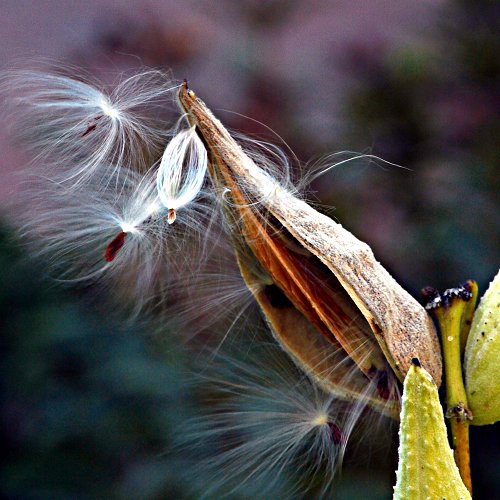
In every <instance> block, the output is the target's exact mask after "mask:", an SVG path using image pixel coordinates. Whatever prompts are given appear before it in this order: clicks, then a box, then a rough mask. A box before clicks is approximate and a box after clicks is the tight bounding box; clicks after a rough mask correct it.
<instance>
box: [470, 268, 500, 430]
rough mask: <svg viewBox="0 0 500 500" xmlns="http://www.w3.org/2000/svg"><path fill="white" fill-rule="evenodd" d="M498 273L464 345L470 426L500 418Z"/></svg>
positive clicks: (499, 305) (499, 295) (483, 300)
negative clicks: (470, 414)
mask: <svg viewBox="0 0 500 500" xmlns="http://www.w3.org/2000/svg"><path fill="white" fill-rule="evenodd" d="M499 332H500V272H499V273H498V274H497V275H496V277H495V278H494V279H493V281H492V282H491V283H490V286H489V288H488V290H487V291H486V293H485V294H484V296H483V298H482V299H481V302H480V303H479V307H478V308H477V310H476V313H475V314H474V318H473V320H472V326H471V330H470V333H469V337H468V339H467V346H466V348H465V359H464V370H465V385H466V390H467V401H468V404H469V408H470V409H471V411H472V415H473V420H472V422H471V424H473V425H485V424H494V423H495V422H497V421H498V420H500V364H499V362H498V360H499V357H500V333H499Z"/></svg>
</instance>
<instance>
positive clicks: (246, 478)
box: [1, 70, 363, 494]
mask: <svg viewBox="0 0 500 500" xmlns="http://www.w3.org/2000/svg"><path fill="white" fill-rule="evenodd" d="M1 87H2V90H3V94H4V96H6V97H7V100H6V102H7V107H6V108H7V110H8V117H7V118H6V123H9V124H10V126H11V128H12V130H13V135H14V136H15V137H16V138H17V140H18V141H20V143H21V144H22V145H23V146H24V147H25V149H26V150H28V151H29V152H30V153H31V154H32V161H31V163H30V165H29V167H28V169H27V170H26V171H24V172H23V173H22V174H23V176H24V179H25V180H26V182H25V193H26V194H25V196H26V197H29V200H30V202H29V208H28V209H27V208H26V207H24V208H22V207H20V208H19V209H18V210H17V209H16V216H17V220H21V224H20V226H21V234H22V235H23V236H25V237H27V238H28V239H29V240H30V241H32V242H34V244H35V245H34V248H35V247H36V249H37V253H39V254H40V255H42V256H44V257H45V258H49V260H50V261H51V263H52V264H53V268H54V269H55V271H56V273H57V278H58V279H60V280H64V281H70V282H75V281H77V282H78V281H83V282H88V281H89V280H90V281H91V282H92V283H93V284H94V283H95V284H96V285H99V286H101V287H102V288H104V289H107V290H108V292H109V289H110V288H111V289H112V290H113V293H112V295H113V296H116V294H117V293H124V294H125V295H126V296H127V297H128V299H129V300H130V301H132V302H133V304H134V307H133V309H134V311H135V313H136V314H139V313H140V312H141V311H142V310H143V306H144V305H145V304H148V303H154V304H158V303H161V302H162V301H165V300H167V299H166V295H165V291H166V290H169V289H170V288H169V287H170V285H169V283H174V282H175V283H176V286H177V287H179V286H182V276H183V275H182V273H180V274H179V271H178V268H179V267H180V268H183V266H184V268H185V269H187V268H188V267H189V266H188V263H190V265H191V267H190V272H191V273H192V274H191V276H192V275H193V273H196V272H198V273H199V274H203V270H202V268H201V267H200V264H199V263H200V261H201V260H203V259H208V257H207V255H206V253H207V248H211V249H212V253H215V254H217V252H222V250H220V248H222V249H224V248H228V247H229V248H230V247H231V239H230V238H225V239H223V238H221V231H220V230H219V229H220V228H219V226H221V225H222V224H218V223H214V218H217V217H218V215H217V213H218V212H219V211H220V210H219V207H221V206H222V207H223V205H224V195H225V193H224V192H222V193H218V192H215V190H210V189H209V187H208V185H207V184H208V183H207V181H206V178H207V166H208V158H207V151H206V149H205V146H204V144H203V142H202V141H201V140H200V138H199V136H198V134H197V131H196V128H195V127H193V126H191V125H190V124H189V121H188V120H187V119H186V117H181V118H180V119H177V122H176V123H175V120H174V124H173V126H172V121H167V120H166V119H165V116H164V115H165V109H168V107H169V103H172V102H173V101H174V100H175V96H176V91H177V89H178V88H179V85H175V84H172V83H171V81H170V79H169V78H168V75H166V74H165V73H162V72H160V71H146V72H143V73H141V74H138V75H134V76H131V77H129V78H126V79H125V80H123V81H122V82H121V83H119V84H118V85H117V86H116V88H115V89H114V90H112V91H111V92H106V91H105V90H104V89H103V87H102V86H100V85H98V84H96V83H95V82H93V81H92V80H91V79H89V78H84V77H82V76H78V77H74V76H68V74H65V72H63V71H55V72H51V73H47V72H44V71H32V70H20V71H12V72H9V73H7V74H5V75H4V76H3V78H2V82H1ZM240 143H241V144H242V147H243V148H244V150H245V152H246V153H247V154H248V156H249V157H250V158H252V160H254V161H255V162H256V164H258V165H259V167H261V168H262V172H263V175H266V176H269V178H270V179H272V182H271V183H270V184H271V186H272V189H271V190H270V192H269V193H268V194H267V195H268V196H272V190H273V189H275V188H276V186H281V187H282V188H283V189H287V190H290V191H291V190H295V188H294V187H293V185H292V183H291V180H290V169H289V167H288V161H287V159H286V157H285V155H284V154H283V153H282V152H281V151H280V150H279V149H278V148H276V147H274V146H270V145H267V144H265V143H259V142H256V141H252V140H245V141H241V140H240ZM277 164H279V165H280V166H281V168H276V165H277ZM276 177H279V178H280V180H279V181H276V180H275V179H276ZM241 188H242V189H245V186H242V187H241ZM264 195H265V194H262V196H264ZM258 201H259V200H258V199H256V202H257V203H258ZM214 227H215V228H216V230H215V231H214V230H213V229H214ZM213 233H215V234H216V235H217V237H216V238H215V239H214V242H213V243H212V244H207V241H208V240H209V239H210V235H211V234H213ZM228 242H229V243H228ZM194 247H196V249H193V248H194ZM214 250H215V252H214ZM224 252H225V250H224ZM226 254H227V252H226ZM193 262H194V263H195V264H194V265H192V264H193ZM193 269H194V271H193ZM176 273H177V274H176ZM176 278H177V279H176ZM219 281H220V280H219ZM237 286H239V287H243V288H245V287H244V284H243V282H242V281H241V279H240V281H239V283H238V285H237ZM200 289H202V288H200ZM131 290H132V293H130V292H131ZM122 291H123V292H122ZM222 293H225V292H222ZM231 293H233V292H231ZM238 293H239V292H238ZM215 295H216V292H215ZM248 295H249V294H247V295H246V298H247V300H248ZM231 297H232V296H231ZM231 297H226V300H227V301H228V302H231V300H232V299H231ZM196 307H197V306H196V305H190V308H196ZM199 308H200V310H201V311H204V312H206V314H207V315H208V316H210V311H209V310H208V308H206V307H204V306H203V304H200V306H199ZM180 310H182V309H180ZM266 342H273V339H272V338H271V337H269V336H268V337H267V340H266ZM240 354H241V356H242V357H247V356H248V350H245V351H243V350H242V351H241V353H240ZM276 360H278V361H276ZM218 361H220V363H219V364H218V365H217V363H216V366H219V367H218V368H216V369H215V371H216V373H215V374H214V375H213V376H211V375H210V374H209V373H210V369H207V370H205V369H204V377H206V379H205V382H206V381H208V382H209V385H210V390H209V394H212V395H214V401H212V402H211V403H210V406H211V407H212V410H213V411H212V412H211V413H210V415H207V416H206V417H199V418H197V419H195V421H193V422H192V423H191V424H192V427H191V430H187V431H186V432H184V433H182V434H183V435H184V436H190V437H191V438H192V439H191V442H190V444H191V445H192V444H193V443H194V444H195V445H196V444H197V443H198V444H200V446H201V447H205V449H207V443H209V444H210V443H213V442H215V443H216V444H215V445H213V446H212V444H210V445H209V446H208V448H209V449H210V450H209V451H210V453H213V456H207V458H206V459H205V460H202V461H200V462H199V463H198V465H200V464H205V465H206V466H207V470H210V471H211V472H210V474H211V475H212V477H213V478H214V481H213V484H212V485H211V486H210V487H209V488H208V490H207V494H212V493H213V494H215V493H216V492H217V491H220V492H223V491H225V492H226V493H227V492H228V491H229V492H235V491H237V490H238V489H239V488H240V489H244V488H247V489H248V488H250V486H249V485H250V483H251V482H252V481H257V483H256V484H262V481H264V482H265V483H266V484H267V485H268V487H269V489H270V490H271V489H272V488H271V486H272V485H276V484H278V483H279V482H280V481H281V479H280V478H281V477H282V476H283V475H287V474H288V473H290V472H292V471H293V470H296V469H297V468H300V467H303V468H304V471H309V472H310V471H311V470H312V476H314V477H315V479H314V478H313V479H311V477H310V476H311V474H308V477H309V478H310V483H311V484H313V483H318V477H319V476H321V477H322V478H323V479H324V480H323V481H322V483H323V489H322V491H323V492H326V491H327V488H326V487H325V485H329V484H330V483H331V480H332V478H333V475H334V472H335V470H336V468H337V466H338V464H339V463H340V461H341V458H342V456H343V453H344V449H345V445H346V442H347V439H348V437H349V434H350V433H351V431H352V428H353V426H354V423H355V422H356V420H357V419H358V417H359V416H360V414H361V412H362V410H363V405H362V403H360V402H357V403H356V404H352V402H351V404H349V403H345V402H342V401H339V400H338V399H335V397H332V396H331V395H329V394H327V393H326V392H323V390H322V389H320V388H318V387H317V386H316V384H315V382H314V381H313V380H312V379H310V378H309V377H308V376H307V375H304V374H303V373H301V372H300V370H299V369H298V368H296V367H295V366H294V365H293V363H291V362H290V360H289V359H288V358H287V356H286V354H284V352H283V351H282V350H281V349H279V348H277V347H276V346H275V345H269V346H267V348H265V349H259V355H258V357H256V358H255V360H254V362H250V361H245V362H244V361H243V360H241V359H240V357H234V356H233V357H231V356H225V355H223V354H221V355H219V356H218ZM212 362H213V359H211V360H210V363H209V364H213V363H212ZM220 366H222V367H223V368H220ZM285 368H286V369H285ZM201 385H203V383H201ZM217 393H218V394H219V396H216V394H217ZM217 405H219V406H217ZM193 429H194V431H193ZM217 443H218V444H217ZM221 443H224V445H222V444H221ZM185 444H186V443H182V446H184V445H185ZM210 453H209V455H210ZM308 464H309V465H308ZM188 470H189V469H188ZM271 479H272V480H271ZM295 486H296V487H297V488H299V486H298V485H297V484H296V485H295ZM301 488H304V485H302V486H301Z"/></svg>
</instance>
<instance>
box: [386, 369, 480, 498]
mask: <svg viewBox="0 0 500 500" xmlns="http://www.w3.org/2000/svg"><path fill="white" fill-rule="evenodd" d="M435 498H439V499H446V500H461V499H464V500H465V499H470V498H471V496H470V493H469V491H468V490H467V488H466V487H465V485H464V484H463V482H462V479H461V478H460V473H459V472H458V468H457V466H456V464H455V460H454V459H453V452H452V451H451V448H450V446H449V444H448V438H447V435H446V426H445V423H444V416H443V410H442V408H441V405H440V403H439V397H438V391H437V387H436V384H435V383H434V382H433V380H432V377H431V376H430V375H429V373H427V372H426V371H425V370H424V369H423V368H421V367H420V366H418V363H417V362H416V361H415V363H414V364H413V366H412V367H411V368H410V370H409V371H408V374H407V375H406V378H405V382H404V391H403V405H402V410H401V424H400V428H399V465H398V471H397V483H396V486H395V488H394V499H395V500H424V499H435Z"/></svg>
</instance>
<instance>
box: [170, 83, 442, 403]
mask: <svg viewBox="0 0 500 500" xmlns="http://www.w3.org/2000/svg"><path fill="white" fill-rule="evenodd" d="M179 101H180V105H181V107H182V109H183V110H184V111H185V112H186V113H187V115H188V119H189V120H190V122H191V124H192V125H196V127H197V129H198V131H199V134H200V136H201V138H202V140H203V141H204V143H205V145H206V146H207V148H208V150H209V172H210V175H211V177H212V180H213V182H214V184H215V185H216V186H218V187H220V188H221V189H225V190H226V195H225V200H226V201H227V203H226V210H225V212H226V215H227V218H228V220H230V225H231V226H232V228H233V231H232V234H233V237H234V239H235V241H236V243H235V247H236V248H237V254H238V259H239V262H240V267H241V270H242V274H243V277H244V278H245V279H246V280H247V283H248V284H249V285H250V286H251V289H252V290H253V292H254V295H255V296H256V299H257V301H258V302H259V304H260V305H261V308H262V309H263V311H264V313H265V314H266V316H267V318H268V320H269V323H270V324H271V326H272V327H273V330H274V332H275V335H276V337H277V338H278V340H279V341H280V342H281V343H282V345H283V346H284V347H285V348H286V349H287V350H288V351H289V352H290V353H291V354H292V355H293V356H294V358H295V359H296V360H297V362H298V363H299V364H300V365H302V366H303V367H305V368H306V369H307V370H308V372H309V373H311V372H312V373H313V374H315V375H316V377H317V378H318V380H319V381H320V382H321V381H322V380H323V377H322V376H321V373H319V372H318V370H317V359H315V358H314V353H311V352H309V349H304V348H303V344H304V342H305V340H304V337H305V336H304V335H301V336H300V338H294V335H293V331H294V328H290V324H291V323H294V322H295V321H294V320H290V319H289V318H287V319H285V318H286V315H284V314H283V311H282V310H280V307H281V305H282V304H284V303H285V304H288V303H289V304H291V305H293V308H294V309H296V310H297V311H299V312H300V313H301V314H302V315H303V316H305V317H306V318H307V320H308V321H309V322H310V323H312V325H314V327H315V330H317V331H319V332H321V333H322V334H323V336H324V337H325V338H326V339H327V340H328V342H330V343H331V344H332V346H334V348H335V349H341V350H343V351H344V352H345V353H347V355H348V356H349V357H350V358H351V359H352V360H353V362H354V363H355V364H356V365H357V367H358V368H359V371H360V376H364V378H365V380H366V379H368V380H372V381H373V380H375V381H376V383H377V385H378V387H379V395H380V398H381V399H382V400H385V402H386V403H387V401H389V400H391V398H393V392H392V389H391V388H392V387H393V385H394V377H395V376H396V377H397V378H398V379H399V380H403V379H404V376H405V374H406V373H407V371H408V369H409V367H410V364H411V359H412V358H415V357H418V358H419V359H420V361H421V363H422V365H423V366H424V367H425V368H426V369H427V371H429V373H431V375H432V377H433V378H434V380H435V382H436V383H437V384H438V385H439V384H440V383H441V370H442V367H441V354H440V348H439V343H438V340H437V336H436V332H435V329H434V326H433V323H432V321H431V319H430V318H429V316H428V315H427V313H426V312H425V310H424V308H423V307H422V306H421V305H420V304H418V302H417V301H416V300H415V299H413V298H412V297H411V296H410V295H409V294H408V293H407V292H406V291H405V290H403V289H402V288H401V287H400V286H399V285H398V284H397V283H396V281H395V280H394V279H393V278H392V277H391V276H390V275H389V273H388V272H387V271H386V270H385V269H384V268H383V267H382V266H381V264H380V263H379V262H377V261H376V259H375V257H374V256H373V253H372V251H371V249H370V248H369V247H368V245H366V244H365V243H363V242H361V241H359V240H358V239H357V238H356V237H355V236H353V235H352V234H351V233H349V232H348V231H347V230H345V229H344V228H343V227H342V226H341V225H340V224H338V223H336V222H334V221H333V220H331V219H330V218H328V217H326V216H324V215H322V214H320V213H318V212H317V211H316V210H314V209H313V208H312V207H311V206H310V205H308V204H307V203H305V202H304V201H303V200H301V199H300V198H298V197H297V196H296V195H295V194H294V193H293V192H291V190H290V189H289V188H288V187H287V186H286V185H284V184H283V183H280V182H279V181H277V180H276V179H275V178H274V177H273V175H272V174H271V173H270V172H269V171H266V170H265V169H264V168H262V166H261V165H257V164H256V162H255V161H253V160H252V159H251V158H250V157H249V156H248V155H247V154H245V152H244V151H243V149H242V148H241V147H240V146H239V145H238V143H237V142H236V141H235V140H234V139H233V138H232V137H231V135H230V134H229V132H228V131H227V130H226V129H225V128H224V126H223V125H222V124H221V122H220V121H219V120H218V119H217V118H215V116H214V115H213V114H212V112H211V111H210V110H209V109H208V108H207V107H206V106H205V104H204V103H203V102H202V101H201V100H200V99H198V98H197V97H196V96H195V94H194V92H192V91H190V90H188V88H187V85H186V84H185V85H183V86H182V87H181V88H180V90H179ZM249 258H250V260H251V261H253V262H252V263H251V264H250V266H248V265H247V262H248V259H249ZM245 259H246V261H245ZM255 262H257V263H258V266H256V265H255V264H254V263H255ZM256 268H260V269H263V270H264V271H265V273H264V274H265V278H264V279H263V280H262V282H261V283H256V282H255V276H256V275H257V274H258V271H255V269H256ZM266 280H267V281H266ZM293 314H294V315H295V314H296V313H295V312H294V313H293ZM284 323H287V324H284ZM309 335H312V334H311V333H309ZM306 343H307V342H306ZM388 364H389V365H390V367H391V368H392V370H391V368H389V366H388ZM323 382H324V380H323Z"/></svg>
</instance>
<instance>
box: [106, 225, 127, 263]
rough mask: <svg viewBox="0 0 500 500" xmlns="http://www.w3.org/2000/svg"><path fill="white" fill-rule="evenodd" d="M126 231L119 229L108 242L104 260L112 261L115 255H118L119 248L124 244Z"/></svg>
mask: <svg viewBox="0 0 500 500" xmlns="http://www.w3.org/2000/svg"><path fill="white" fill-rule="evenodd" d="M126 236H127V233H126V232H125V231H120V232H119V233H118V234H117V235H116V236H115V237H114V238H113V239H112V240H111V242H110V243H109V245H108V246H107V247H106V253H105V254H104V257H105V259H106V262H113V261H114V260H115V257H116V256H117V255H118V252H119V251H120V250H121V248H122V247H123V245H124V244H125V238H126Z"/></svg>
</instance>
